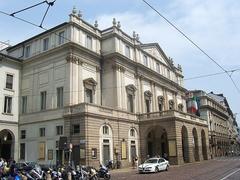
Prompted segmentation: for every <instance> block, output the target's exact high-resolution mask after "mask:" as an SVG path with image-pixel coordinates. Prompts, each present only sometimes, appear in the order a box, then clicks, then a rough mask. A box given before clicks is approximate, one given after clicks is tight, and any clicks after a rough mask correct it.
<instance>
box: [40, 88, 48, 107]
mask: <svg viewBox="0 0 240 180" xmlns="http://www.w3.org/2000/svg"><path fill="white" fill-rule="evenodd" d="M46 103H47V91H43V92H41V110H45V109H46Z"/></svg>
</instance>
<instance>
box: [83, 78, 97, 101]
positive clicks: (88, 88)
mask: <svg viewBox="0 0 240 180" xmlns="http://www.w3.org/2000/svg"><path fill="white" fill-rule="evenodd" d="M83 84H84V93H85V102H86V103H94V95H95V90H96V85H97V82H96V81H95V80H94V79H93V78H88V79H85V80H84V81H83Z"/></svg>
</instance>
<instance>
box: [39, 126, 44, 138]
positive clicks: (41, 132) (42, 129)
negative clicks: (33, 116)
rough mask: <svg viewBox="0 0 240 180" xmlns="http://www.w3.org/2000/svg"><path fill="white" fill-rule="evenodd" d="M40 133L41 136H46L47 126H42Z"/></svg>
mask: <svg viewBox="0 0 240 180" xmlns="http://www.w3.org/2000/svg"><path fill="white" fill-rule="evenodd" d="M39 135H40V137H44V136H45V128H40V129H39Z"/></svg>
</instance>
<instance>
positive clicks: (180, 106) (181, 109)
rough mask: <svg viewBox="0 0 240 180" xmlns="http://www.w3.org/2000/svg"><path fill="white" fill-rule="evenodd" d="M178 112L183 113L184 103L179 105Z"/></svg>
mask: <svg viewBox="0 0 240 180" xmlns="http://www.w3.org/2000/svg"><path fill="white" fill-rule="evenodd" d="M178 111H183V104H182V103H179V104H178Z"/></svg>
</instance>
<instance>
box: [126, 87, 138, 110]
mask: <svg viewBox="0 0 240 180" xmlns="http://www.w3.org/2000/svg"><path fill="white" fill-rule="evenodd" d="M136 90H137V88H136V87H135V86H134V85H133V84H129V85H127V86H126V92H127V110H128V111H129V112H132V113H133V112H134V107H135V106H134V100H135V92H136Z"/></svg>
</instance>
